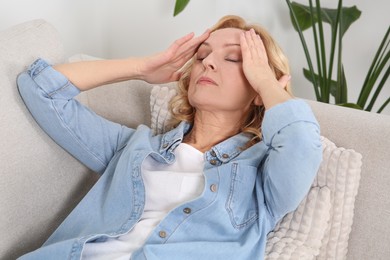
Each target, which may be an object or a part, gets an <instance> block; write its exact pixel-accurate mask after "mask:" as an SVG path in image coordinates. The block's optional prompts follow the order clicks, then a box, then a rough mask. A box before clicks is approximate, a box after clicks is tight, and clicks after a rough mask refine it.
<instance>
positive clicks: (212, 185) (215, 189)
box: [210, 184, 218, 192]
mask: <svg viewBox="0 0 390 260" xmlns="http://www.w3.org/2000/svg"><path fill="white" fill-rule="evenodd" d="M210 190H211V191H212V192H216V191H217V190H218V186H217V184H211V186H210Z"/></svg>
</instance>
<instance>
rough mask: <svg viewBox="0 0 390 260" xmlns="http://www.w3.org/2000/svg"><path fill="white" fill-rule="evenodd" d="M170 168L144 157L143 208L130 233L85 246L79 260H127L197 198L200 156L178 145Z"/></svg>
mask: <svg viewBox="0 0 390 260" xmlns="http://www.w3.org/2000/svg"><path fill="white" fill-rule="evenodd" d="M174 153H175V156H176V160H175V162H174V163H173V164H161V163H158V162H156V161H155V160H154V159H153V158H151V157H147V158H146V159H145V161H144V162H143V164H142V176H143V181H144V184H145V194H146V198H145V199H146V201H145V208H144V212H143V214H142V216H141V219H140V220H139V222H138V223H137V224H136V225H135V226H134V227H133V229H131V230H130V232H129V233H127V234H125V235H123V236H120V237H115V238H109V239H108V240H106V241H105V242H97V243H86V244H85V247H84V250H83V253H82V259H102V260H103V259H117V260H118V259H130V257H131V254H132V253H133V252H134V251H136V250H137V249H139V248H140V247H141V246H142V245H143V244H144V243H145V241H146V239H147V238H148V236H149V234H150V233H151V232H152V231H153V229H154V228H155V227H156V226H157V225H158V224H159V223H160V221H161V220H162V219H163V218H164V217H165V216H166V215H167V214H168V212H169V211H171V210H172V209H174V208H175V207H177V206H179V205H180V204H183V203H184V202H186V201H189V200H192V199H195V198H196V197H198V196H200V195H201V193H202V192H203V188H204V176H203V166H204V157H203V153H202V152H200V151H198V150H197V149H195V148H194V147H192V146H190V145H187V144H184V143H181V144H180V145H179V146H178V147H177V148H176V149H175V151H174Z"/></svg>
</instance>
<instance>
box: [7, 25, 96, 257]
mask: <svg viewBox="0 0 390 260" xmlns="http://www.w3.org/2000/svg"><path fill="white" fill-rule="evenodd" d="M38 57H45V59H47V60H49V61H50V62H60V61H62V60H63V48H62V44H61V41H60V37H59V35H58V33H57V31H56V30H55V29H54V28H53V27H52V26H51V25H50V24H48V23H46V22H45V21H43V20H35V21H32V22H28V23H24V24H20V25H18V26H15V27H13V28H10V29H8V30H6V31H3V32H1V33H0V93H1V95H0V122H1V128H0V140H1V141H0V142H1V145H0V151H1V152H0V153H1V154H0V165H1V167H0V212H1V214H0V234H1V237H0V259H15V258H16V257H17V256H20V255H21V254H23V253H26V252H28V251H30V250H33V249H35V248H37V247H39V246H40V245H41V244H42V243H43V241H45V240H46V238H47V237H48V236H49V235H50V233H51V232H52V231H53V230H54V229H55V228H56V226H57V225H58V224H59V223H60V222H61V220H62V219H63V218H64V217H65V216H66V215H67V213H68V212H69V211H70V210H71V208H72V207H74V206H75V204H76V203H77V202H78V201H79V200H80V198H81V196H82V195H83V194H84V193H85V192H86V190H87V189H88V187H90V185H91V182H90V179H89V176H90V175H88V174H87V172H88V171H87V169H86V168H85V167H83V166H82V165H81V164H79V163H78V162H77V161H76V160H75V159H73V158H72V157H71V156H70V155H68V154H67V153H66V152H64V151H63V150H62V149H61V148H59V147H58V146H57V145H56V144H55V143H54V142H53V141H52V140H51V139H50V138H49V137H47V136H46V134H45V133H44V132H43V131H42V130H41V129H40V128H39V127H38V125H37V124H36V123H35V121H34V119H33V118H32V117H31V115H30V113H29V112H28V111H27V109H26V107H25V106H24V104H23V101H22V100H21V98H20V96H19V93H18V90H17V87H16V77H17V75H18V74H19V73H20V72H22V71H23V70H25V69H26V68H27V66H28V65H29V64H31V63H32V62H33V61H34V60H35V59H36V58H38ZM75 172H79V173H80V174H77V175H73V174H72V173H75ZM83 173H84V174H83ZM75 191H77V192H75Z"/></svg>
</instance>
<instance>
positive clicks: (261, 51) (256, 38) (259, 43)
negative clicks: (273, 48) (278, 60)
mask: <svg viewBox="0 0 390 260" xmlns="http://www.w3.org/2000/svg"><path fill="white" fill-rule="evenodd" d="M250 33H251V37H252V40H253V44H254V49H255V50H256V54H257V56H258V57H259V58H261V59H263V60H264V61H265V62H266V63H268V56H267V51H266V49H265V46H264V43H263V40H262V39H261V37H260V35H259V34H257V33H256V32H255V30H253V29H251V31H250Z"/></svg>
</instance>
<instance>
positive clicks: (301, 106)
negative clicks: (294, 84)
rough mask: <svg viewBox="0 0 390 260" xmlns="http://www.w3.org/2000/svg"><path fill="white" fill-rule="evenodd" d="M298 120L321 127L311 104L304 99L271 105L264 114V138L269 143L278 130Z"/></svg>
mask: <svg viewBox="0 0 390 260" xmlns="http://www.w3.org/2000/svg"><path fill="white" fill-rule="evenodd" d="M298 121H300V122H302V121H304V122H308V123H313V124H315V125H316V126H317V127H318V128H319V124H318V122H317V119H316V118H315V116H314V114H313V112H312V110H311V108H310V106H309V105H308V104H307V103H306V102H305V101H303V100H300V99H291V100H288V101H286V102H283V103H281V104H278V105H276V106H273V107H271V108H270V109H268V110H267V111H266V112H265V115H264V120H263V126H262V132H263V140H264V141H265V142H266V144H269V143H270V142H271V140H272V138H273V136H274V135H275V134H276V133H278V131H280V130H281V129H283V128H284V127H286V126H288V125H290V124H292V123H295V122H298Z"/></svg>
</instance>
